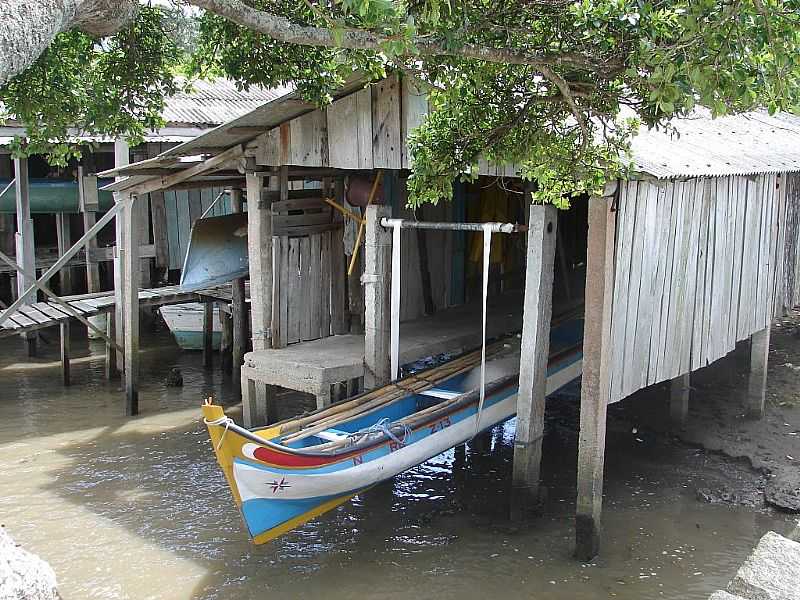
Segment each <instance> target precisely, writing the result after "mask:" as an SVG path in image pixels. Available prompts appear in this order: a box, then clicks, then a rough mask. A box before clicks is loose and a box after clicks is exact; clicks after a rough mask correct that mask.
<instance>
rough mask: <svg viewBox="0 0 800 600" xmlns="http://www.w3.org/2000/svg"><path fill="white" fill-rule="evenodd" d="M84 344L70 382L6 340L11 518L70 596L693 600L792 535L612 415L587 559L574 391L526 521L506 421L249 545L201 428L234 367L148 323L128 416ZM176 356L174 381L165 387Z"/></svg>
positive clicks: (50, 363) (687, 453)
mask: <svg viewBox="0 0 800 600" xmlns="http://www.w3.org/2000/svg"><path fill="white" fill-rule="evenodd" d="M51 339H53V340H55V339H56V338H55V336H51ZM73 347H74V351H75V353H76V354H78V355H80V358H77V359H75V360H74V362H73V380H74V385H73V386H72V387H71V388H63V387H62V386H61V384H60V376H59V366H58V355H57V353H58V348H57V344H56V343H55V341H54V343H53V344H52V345H51V346H49V347H45V350H44V352H43V357H42V358H39V359H35V360H33V361H29V360H27V359H25V358H24V355H23V352H22V344H21V342H19V341H18V340H16V339H12V340H3V341H2V342H0V461H2V464H3V468H2V470H0V522H1V523H3V524H5V526H6V527H7V528H8V530H9V531H10V533H11V534H12V535H13V536H14V537H15V538H16V539H17V541H18V542H20V543H21V544H23V545H24V546H25V547H26V548H27V549H29V550H31V551H33V552H35V553H38V554H39V555H41V556H42V557H43V558H45V559H46V560H48V561H49V562H50V564H51V565H52V566H53V568H54V569H55V571H56V573H57V575H58V579H59V584H60V590H61V593H62V595H63V596H64V598H66V599H83V598H103V599H121V598H132V599H146V598H152V599H212V598H224V599H249V598H253V599H255V598H258V599H264V598H301V597H302V598H304V599H314V598H325V599H326V600H338V599H345V598H359V599H362V598H376V599H389V598H411V597H415V598H437V599H439V598H445V599H446V598H458V599H459V600H465V599H472V598H476V599H477V598H487V597H493V596H495V597H502V598H503V599H504V600H506V599H515V598H529V599H537V600H551V599H552V600H555V599H559V600H565V599H570V600H571V599H576V600H593V599H599V598H612V597H616V598H629V599H631V600H633V599H636V600H645V599H648V598H673V599H698V600H699V599H704V598H707V597H708V595H709V594H710V592H711V591H712V590H714V589H717V588H718V587H721V586H724V585H725V584H726V582H727V581H728V580H729V579H730V577H731V576H732V575H733V573H734V572H735V570H736V568H737V566H738V564H739V563H740V562H741V561H742V560H744V558H745V557H746V556H747V554H748V553H749V552H750V549H751V548H752V546H753V545H754V544H755V542H756V541H757V540H758V538H759V537H760V536H761V535H762V534H763V533H764V532H766V531H767V530H769V529H773V530H775V531H778V532H779V533H784V534H785V533H787V532H788V531H790V530H791V529H792V528H793V526H794V523H793V522H792V520H791V519H789V518H788V517H786V516H782V515H780V514H778V513H775V512H772V511H768V510H765V509H763V508H761V507H758V508H752V507H742V506H729V505H715V504H705V503H702V502H699V501H698V500H697V499H696V489H697V488H700V487H703V486H715V485H719V484H720V483H721V482H723V483H725V484H726V485H728V484H730V485H733V486H735V487H736V489H738V490H741V491H742V494H743V495H745V496H746V495H747V494H748V493H753V494H754V493H755V489H756V487H757V486H758V485H759V481H760V478H759V476H758V475H756V474H754V473H752V472H751V471H750V470H749V469H747V468H746V467H745V466H743V465H737V464H733V463H731V462H730V461H726V460H725V459H723V458H721V457H717V456H714V455H709V454H706V453H705V452H703V451H701V450H698V449H694V448H689V447H686V446H682V445H679V444H676V443H674V442H670V441H669V440H668V439H666V438H663V437H657V436H648V435H647V434H646V432H636V433H632V430H631V428H630V427H629V426H628V425H627V424H625V422H624V421H620V422H619V423H617V422H615V421H614V419H615V417H614V416H613V415H612V417H611V419H612V422H610V426H609V427H610V432H609V442H608V454H607V460H606V465H607V468H606V486H605V489H606V497H605V512H604V527H605V535H604V544H603V549H602V554H601V556H600V557H599V558H598V559H596V560H595V561H594V562H592V563H590V564H582V563H580V562H577V561H575V560H574V559H573V558H572V557H571V552H572V545H573V534H574V531H573V522H572V518H573V511H574V494H575V456H576V436H575V428H576V425H575V419H576V414H577V408H576V405H575V399H574V397H571V398H570V397H568V396H565V397H563V398H559V399H555V400H553V401H551V402H550V403H549V405H548V427H547V434H546V437H545V464H544V473H543V477H544V482H545V484H546V485H547V487H548V489H549V495H548V500H547V502H546V504H545V506H544V508H543V511H542V514H541V515H540V516H538V517H537V518H535V519H533V520H532V521H531V522H530V523H527V524H525V525H522V526H520V525H518V524H515V523H512V522H510V521H509V520H508V517H507V512H508V500H509V498H508V490H509V488H510V471H511V457H512V453H513V449H512V445H511V440H512V437H513V422H511V423H507V424H505V425H504V426H501V427H497V428H495V430H494V431H493V432H492V439H491V449H488V448H487V447H486V445H485V444H483V446H482V447H478V446H481V445H480V444H474V445H473V446H475V447H468V448H467V450H466V452H465V453H461V452H459V453H457V452H455V451H454V450H451V451H449V452H447V453H445V454H443V455H440V456H438V457H436V458H434V459H432V460H430V461H428V462H427V463H425V464H423V465H420V466H419V467H417V468H415V469H412V470H411V471H409V472H407V473H404V474H403V475H401V476H399V477H397V478H396V479H395V480H394V481H392V482H388V483H387V484H384V485H382V486H380V487H378V488H377V489H373V490H372V491H370V492H368V493H366V494H364V495H363V496H360V497H357V498H355V499H354V500H353V501H352V502H350V503H348V504H345V505H344V506H342V507H339V508H338V509H336V510H335V511H333V512H331V513H328V514H327V515H325V516H323V517H322V518H320V519H318V520H316V521H314V522H312V523H310V524H308V525H306V526H304V527H302V528H300V529H298V530H295V531H293V532H291V533H289V534H287V535H285V536H284V537H282V538H280V539H279V540H277V541H275V542H273V543H270V544H268V545H265V546H260V547H256V546H253V545H251V544H250V542H249V541H248V540H247V538H246V535H245V532H244V529H243V527H242V525H241V523H240V520H239V516H238V513H237V511H236V509H235V507H234V505H233V502H232V500H231V498H230V495H229V492H228V489H227V487H226V485H225V482H224V479H223V477H222V474H221V472H220V471H219V469H218V468H217V465H216V462H215V460H214V457H213V453H212V449H211V448H210V445H209V442H208V438H207V435H206V431H205V428H204V427H203V426H202V424H201V423H200V416H199V408H198V407H199V404H200V402H201V401H202V399H203V398H204V396H207V395H211V394H213V395H214V396H215V397H217V398H219V399H221V401H222V402H223V403H225V402H226V401H227V402H230V401H231V392H230V386H229V383H228V382H227V381H226V380H225V378H223V377H222V376H221V375H220V374H219V372H218V371H215V372H213V373H207V372H204V371H203V370H202V368H201V366H200V357H199V356H198V355H197V354H192V353H180V352H178V350H177V349H176V347H175V346H174V345H173V344H172V343H171V341H170V339H169V338H168V336H166V335H165V334H163V333H160V334H156V335H154V336H152V337H150V338H149V339H147V340H146V341H145V343H144V344H143V347H144V350H143V353H142V373H143V378H142V379H143V381H142V391H141V395H142V402H141V409H142V413H143V414H142V416H141V417H138V418H135V419H126V418H124V417H123V416H122V406H123V394H122V393H121V391H120V389H119V383H118V382H111V383H108V382H105V381H104V380H103V363H102V357H101V354H100V353H101V347H100V345H99V344H94V343H92V346H91V348H90V347H89V346H88V345H87V342H86V341H85V339H78V338H76V339H75V340H74V341H73ZM173 366H179V367H180V368H181V370H182V372H183V377H184V387H183V388H181V389H176V388H167V387H165V386H164V379H165V377H166V374H167V372H168V371H169V369H170V368H171V367H173ZM573 396H574V394H573ZM554 407H555V408H554ZM551 409H552V410H551ZM551 413H552V414H551ZM232 415H233V416H234V417H235V418H238V416H239V413H238V411H236V410H233V411H232Z"/></svg>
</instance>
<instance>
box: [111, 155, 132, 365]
mask: <svg viewBox="0 0 800 600" xmlns="http://www.w3.org/2000/svg"><path fill="white" fill-rule="evenodd" d="M129 162H130V153H129V148H128V143H127V142H126V141H125V140H116V141H115V142H114V166H115V167H124V166H125V165H127V164H128V163H129ZM123 200H124V197H123V196H122V195H121V194H119V193H114V202H122V201H123ZM127 219H128V214H127V212H126V211H124V210H123V211H121V212H119V213H118V214H117V216H116V218H115V219H114V227H115V230H116V246H115V247H114V299H115V302H114V336H115V340H116V342H117V344H118V345H119V346H120V347H122V348H125V347H126V346H125V318H124V315H123V305H124V297H125V277H124V264H125V243H124V238H125V227H126V225H125V222H126V221H127ZM116 360H117V365H116V369H117V371H118V372H119V373H120V374H121V373H123V372H124V370H125V364H124V362H125V358H124V355H120V354H119V353H116Z"/></svg>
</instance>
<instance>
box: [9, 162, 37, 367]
mask: <svg viewBox="0 0 800 600" xmlns="http://www.w3.org/2000/svg"><path fill="white" fill-rule="evenodd" d="M14 176H15V177H16V183H15V188H16V195H17V235H16V253H17V264H18V265H19V266H20V267H22V271H23V273H26V274H29V275H30V277H33V278H34V279H31V278H30V277H29V276H28V275H18V276H17V296H18V297H19V296H22V295H23V294H24V293H25V290H27V289H28V288H29V287H30V286H32V285H33V282H34V281H35V277H36V254H35V247H36V246H35V243H34V239H33V219H32V218H31V200H30V182H29V181H28V159H27V158H15V159H14ZM33 302H36V290H33V291H31V292H29V293H28V295H27V296H25V304H31V303H33ZM23 337H24V339H25V341H26V342H27V346H28V356H31V357H33V356H36V354H37V342H38V338H39V334H38V333H37V332H35V331H33V332H28V333H25V334H23Z"/></svg>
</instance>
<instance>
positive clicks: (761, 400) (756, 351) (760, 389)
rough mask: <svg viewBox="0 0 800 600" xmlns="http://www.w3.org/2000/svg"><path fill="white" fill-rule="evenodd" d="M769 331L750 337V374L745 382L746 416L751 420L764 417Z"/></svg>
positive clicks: (764, 330)
mask: <svg viewBox="0 0 800 600" xmlns="http://www.w3.org/2000/svg"><path fill="white" fill-rule="evenodd" d="M770 331H771V328H770V327H767V328H766V329H762V330H761V331H757V332H755V333H754V334H753V335H751V336H750V373H749V376H748V381H747V416H748V417H750V418H751V419H761V418H762V417H763V416H764V404H765V399H766V392H767V363H768V359H769V338H770Z"/></svg>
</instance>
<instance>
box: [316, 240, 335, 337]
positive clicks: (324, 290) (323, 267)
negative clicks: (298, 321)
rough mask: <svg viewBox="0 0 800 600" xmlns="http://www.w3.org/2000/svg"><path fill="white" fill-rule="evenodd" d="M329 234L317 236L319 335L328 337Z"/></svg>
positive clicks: (329, 330)
mask: <svg viewBox="0 0 800 600" xmlns="http://www.w3.org/2000/svg"><path fill="white" fill-rule="evenodd" d="M331 235H332V234H331V233H330V232H327V233H323V234H321V235H318V236H317V237H318V238H319V240H320V254H319V270H320V278H319V281H320V292H319V297H320V306H319V316H320V323H319V334H320V337H328V336H329V335H330V334H331Z"/></svg>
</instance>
